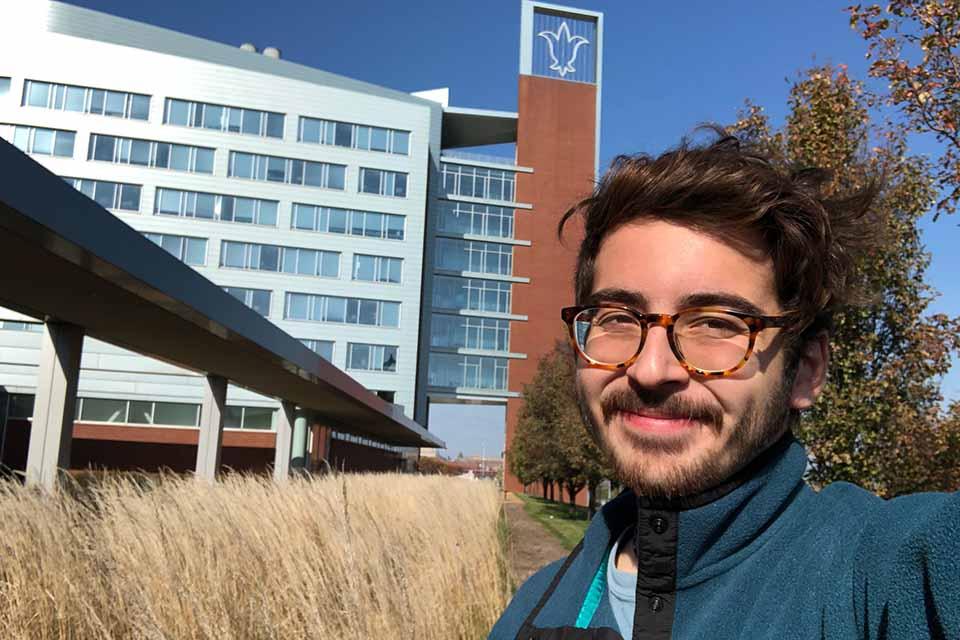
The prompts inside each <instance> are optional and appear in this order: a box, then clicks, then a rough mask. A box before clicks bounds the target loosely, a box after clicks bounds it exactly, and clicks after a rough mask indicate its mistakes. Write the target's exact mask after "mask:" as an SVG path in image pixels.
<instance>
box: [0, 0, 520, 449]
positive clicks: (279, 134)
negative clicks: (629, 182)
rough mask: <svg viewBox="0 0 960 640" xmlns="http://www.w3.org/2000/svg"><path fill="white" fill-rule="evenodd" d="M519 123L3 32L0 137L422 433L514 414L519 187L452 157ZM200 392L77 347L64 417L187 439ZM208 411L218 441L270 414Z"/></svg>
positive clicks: (266, 70) (114, 40)
mask: <svg viewBox="0 0 960 640" xmlns="http://www.w3.org/2000/svg"><path fill="white" fill-rule="evenodd" d="M517 118H518V116H517V114H516V113H505V112H493V111H485V110H477V109H460V108H456V107H451V106H450V105H449V104H448V103H447V99H446V95H445V92H443V91H439V92H425V93H423V94H417V95H409V94H405V93H402V92H398V91H394V90H391V89H386V88H383V87H380V86H375V85H371V84H368V83H364V82H360V81H357V80H353V79H349V78H345V77H342V76H337V75H334V74H330V73H326V72H324V71H320V70H317V69H313V68H309V67H305V66H303V65H299V64H295V63H292V62H288V61H286V60H283V59H282V57H281V54H280V52H279V51H278V50H277V49H275V48H272V47H270V48H266V49H264V50H263V51H257V50H256V48H254V47H253V46H252V45H243V46H238V47H234V46H230V45H225V44H221V43H216V42H211V41H207V40H203V39H200V38H196V37H192V36H188V35H184V34H180V33H176V32H173V31H170V30H167V29H162V28H158V27H153V26H150V25H146V24H143V23H138V22H134V21H130V20H126V19H122V18H117V17H114V16H110V15H106V14H103V13H99V12H95V11H90V10H87V9H82V8H78V7H74V6H71V5H66V4H62V3H59V2H53V1H49V0H38V1H35V2H29V3H22V4H18V5H17V8H16V10H14V11H7V12H5V16H4V20H3V23H2V25H0V137H2V138H3V139H5V140H8V141H10V142H11V143H13V144H14V145H16V146H17V147H18V148H19V149H20V150H22V151H23V152H24V153H26V154H28V155H29V156H30V157H31V158H33V159H34V160H36V161H37V162H39V163H40V164H42V165H43V166H44V167H46V168H47V169H49V170H50V171H51V172H53V173H55V174H56V175H58V176H61V177H62V178H63V179H64V180H66V181H68V182H69V183H70V184H72V185H73V186H74V187H75V188H76V189H78V190H79V191H81V192H82V193H84V194H86V195H88V196H89V197H90V198H92V199H93V200H94V201H96V202H97V203H98V204H100V205H101V206H102V207H104V208H106V209H107V210H109V211H110V212H112V213H113V214H115V215H116V216H117V217H118V218H120V219H121V220H123V221H124V222H126V223H127V224H129V225H130V226H132V227H133V228H135V229H137V230H138V231H140V232H142V233H143V234H145V235H146V236H147V237H148V238H149V239H151V240H153V241H154V242H155V243H157V244H158V245H160V246H161V247H163V248H164V249H166V250H167V251H169V252H170V253H172V254H173V255H174V256H176V257H177V258H179V259H180V260H182V261H183V262H185V263H187V264H189V265H191V266H192V267H194V268H195V269H196V270H197V271H198V272H199V273H201V274H202V275H203V276H205V277H206V278H208V279H210V280H211V281H213V282H214V283H216V284H217V285H219V286H221V287H223V288H224V289H226V290H227V291H228V292H229V293H231V294H233V295H234V296H235V297H237V298H238V299H239V300H241V301H243V302H244V303H245V304H246V305H248V306H249V307H251V308H253V309H254V310H256V311H257V312H259V313H261V314H262V315H264V316H265V317H267V318H268V319H269V320H271V321H272V322H273V323H275V324H276V325H277V326H279V327H280V328H281V329H283V330H284V331H285V332H287V333H288V334H289V335H291V336H293V337H295V338H298V339H300V340H302V341H303V342H304V344H306V345H307V346H308V347H309V348H311V349H313V350H314V351H316V352H317V353H319V354H321V355H322V356H323V357H324V358H327V359H328V360H329V361H330V362H332V363H333V364H334V365H336V366H337V367H339V368H341V369H343V370H344V371H346V372H347V373H348V374H350V375H351V376H353V377H354V378H355V379H356V380H357V381H359V382H360V383H361V384H362V385H364V386H365V387H367V388H368V389H371V390H374V391H376V392H377V393H378V394H379V395H380V396H381V397H382V398H384V399H386V400H388V401H390V402H394V403H396V404H397V405H400V406H402V407H403V411H404V412H405V413H406V414H407V415H408V416H409V417H413V418H415V419H416V420H417V421H418V422H420V423H421V424H425V423H426V421H427V416H428V410H429V403H430V402H464V401H466V402H483V403H505V402H506V401H507V399H508V398H511V397H516V396H517V395H518V393H517V392H516V391H511V390H510V385H509V384H508V379H507V371H508V363H509V362H510V360H511V359H524V358H526V355H525V354H524V353H517V352H515V351H513V350H511V346H510V332H511V326H513V325H514V323H517V322H524V321H526V320H527V318H526V316H523V315H517V314H515V313H513V309H512V296H513V295H514V293H513V291H514V285H516V284H526V283H529V278H525V277H523V276H522V275H518V274H515V273H514V267H513V257H514V250H515V248H516V247H518V246H519V247H529V246H530V242H529V241H525V240H523V239H517V238H515V234H514V229H515V224H514V222H515V216H520V215H530V211H529V210H531V209H532V208H533V205H532V204H531V203H523V202H517V197H516V191H517V190H516V182H517V176H518V175H524V174H532V173H533V172H534V171H535V170H536V169H535V168H531V167H523V166H517V165H516V163H515V162H513V161H512V160H509V159H504V158H498V157H484V156H477V155H470V154H464V153H458V152H457V151H455V149H457V148H463V147H476V146H482V145H487V144H498V143H505V142H506V143H512V142H516V140H517ZM4 277H13V278H29V277H30V267H29V265H23V270H22V271H21V272H20V273H15V274H11V273H8V274H5V275H4ZM103 312H104V313H111V310H110V309H109V308H105V309H104V310H103ZM40 320H42V319H39V318H31V317H27V316H23V315H20V314H18V313H16V312H14V311H10V310H5V309H2V308H0V396H2V397H4V398H5V402H6V405H7V406H6V409H5V411H0V414H2V415H3V416H5V417H8V418H11V419H16V418H24V417H27V416H28V415H29V413H30V411H31V409H30V404H31V395H32V394H33V392H34V390H35V388H36V373H37V361H38V355H39V345H40V332H39V329H40V326H41V325H40V324H38V322H39V321H40ZM201 394H202V385H201V379H200V378H199V377H198V376H197V375H196V374H193V373H191V372H188V371H184V370H182V369H178V368H176V367H174V366H172V365H169V364H166V363H163V362H159V361H155V360H151V359H148V358H145V357H143V356H139V355H136V354H133V353H129V352H126V351H124V350H122V349H120V348H118V347H115V346H111V345H107V344H104V343H97V342H96V341H95V340H88V341H87V344H86V345H85V347H84V356H83V361H82V367H81V375H80V381H79V393H78V395H79V398H80V400H79V403H78V405H79V407H78V411H77V419H78V421H79V422H83V423H88V424H110V425H131V427H132V426H134V425H137V426H140V427H143V426H147V425H149V426H155V427H158V428H164V427H180V428H190V427H194V426H196V425H197V423H198V421H199V415H198V414H199V406H200V401H201ZM227 401H228V406H229V410H228V413H227V418H226V420H227V423H226V427H227V428H228V429H261V430H263V429H270V428H272V425H273V424H274V421H275V420H276V409H277V407H278V406H279V405H278V402H277V401H276V400H274V399H270V398H266V397H263V396H259V395H257V394H255V393H252V392H250V391H247V390H245V389H242V388H235V387H231V388H230V389H229V391H228V396H227ZM0 433H2V434H3V437H0V443H3V442H5V437H6V433H5V430H0ZM334 437H335V438H342V439H345V440H356V438H354V437H353V436H351V435H350V434H349V431H348V430H346V429H344V430H343V431H340V432H335V434H334ZM361 444H365V445H367V446H371V447H379V448H384V446H383V443H374V442H371V441H368V440H365V441H363V442H362V443H361ZM386 448H389V447H386ZM0 455H2V451H0Z"/></svg>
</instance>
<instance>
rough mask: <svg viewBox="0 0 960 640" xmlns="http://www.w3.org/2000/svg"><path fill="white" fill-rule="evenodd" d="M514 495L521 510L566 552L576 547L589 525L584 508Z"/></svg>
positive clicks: (518, 494)
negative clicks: (521, 501) (520, 505)
mask: <svg viewBox="0 0 960 640" xmlns="http://www.w3.org/2000/svg"><path fill="white" fill-rule="evenodd" d="M515 495H517V496H519V498H520V499H521V500H523V510H524V511H526V512H527V513H528V514H530V515H531V516H532V517H533V518H534V519H535V520H536V521H537V522H539V523H540V524H542V525H543V527H544V528H545V529H546V530H547V531H549V532H550V533H552V534H553V535H555V536H556V537H557V539H558V540H560V544H562V545H563V546H564V547H566V548H567V549H568V550H570V549H573V548H574V547H575V546H577V543H578V542H580V538H582V537H583V532H584V531H586V529H587V525H588V524H590V522H589V521H588V520H587V509H586V507H578V506H575V505H569V504H561V503H559V502H551V501H550V500H544V499H543V498H534V497H533V496H525V495H523V494H521V493H517V494H515Z"/></svg>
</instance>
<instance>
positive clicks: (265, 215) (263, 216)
mask: <svg viewBox="0 0 960 640" xmlns="http://www.w3.org/2000/svg"><path fill="white" fill-rule="evenodd" d="M277 204H278V203H277V202H276V201H274V200H261V201H260V217H259V219H258V220H257V224H262V225H267V226H271V227H275V226H277Z"/></svg>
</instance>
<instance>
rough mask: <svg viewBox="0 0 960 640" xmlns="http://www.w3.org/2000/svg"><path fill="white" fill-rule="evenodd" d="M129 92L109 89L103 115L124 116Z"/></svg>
mask: <svg viewBox="0 0 960 640" xmlns="http://www.w3.org/2000/svg"><path fill="white" fill-rule="evenodd" d="M126 102H127V94H125V93H120V92H119V91H107V98H106V101H105V102H104V107H103V115H105V116H115V117H117V118H122V117H123V113H124V111H125V110H126Z"/></svg>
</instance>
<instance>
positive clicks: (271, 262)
mask: <svg viewBox="0 0 960 640" xmlns="http://www.w3.org/2000/svg"><path fill="white" fill-rule="evenodd" d="M254 267H255V268H258V269H261V270H263V271H279V270H280V247H276V246H273V245H269V244H263V245H260V263H259V264H257V265H254Z"/></svg>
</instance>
